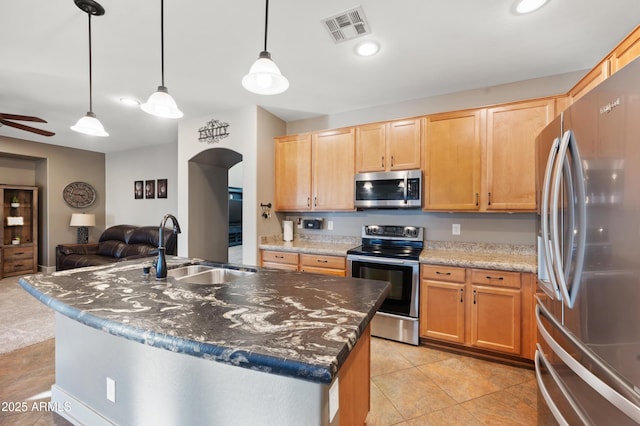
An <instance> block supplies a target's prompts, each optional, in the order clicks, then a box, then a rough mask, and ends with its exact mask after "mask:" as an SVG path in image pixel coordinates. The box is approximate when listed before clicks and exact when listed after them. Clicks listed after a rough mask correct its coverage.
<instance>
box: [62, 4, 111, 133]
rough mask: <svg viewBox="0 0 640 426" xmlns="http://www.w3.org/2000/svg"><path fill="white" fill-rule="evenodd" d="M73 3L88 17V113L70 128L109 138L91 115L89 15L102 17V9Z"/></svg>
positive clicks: (96, 6) (93, 115) (98, 121)
mask: <svg viewBox="0 0 640 426" xmlns="http://www.w3.org/2000/svg"><path fill="white" fill-rule="evenodd" d="M74 2H75V4H76V6H78V7H79V8H80V9H81V10H82V11H83V12H86V14H87V16H88V17H89V112H87V115H85V116H84V117H82V118H80V120H78V122H77V123H76V124H75V125H73V126H71V127H70V128H71V130H73V131H74V132H79V133H84V134H85V135H91V136H109V133H107V132H105V131H104V127H103V126H102V123H100V120H98V118H97V117H96V115H95V114H94V113H93V94H92V92H93V81H92V79H91V15H94V16H102V15H104V8H103V7H102V6H100V4H98V3H97V2H95V1H93V0H74Z"/></svg>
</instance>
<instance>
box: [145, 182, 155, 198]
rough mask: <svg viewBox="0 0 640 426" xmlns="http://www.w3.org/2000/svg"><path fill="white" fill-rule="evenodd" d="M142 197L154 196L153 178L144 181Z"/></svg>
mask: <svg viewBox="0 0 640 426" xmlns="http://www.w3.org/2000/svg"><path fill="white" fill-rule="evenodd" d="M144 198H156V181H155V180H147V181H145V182H144Z"/></svg>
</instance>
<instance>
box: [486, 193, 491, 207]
mask: <svg viewBox="0 0 640 426" xmlns="http://www.w3.org/2000/svg"><path fill="white" fill-rule="evenodd" d="M487 197H488V198H487V201H488V204H489V205H491V193H490V192H488V193H487Z"/></svg>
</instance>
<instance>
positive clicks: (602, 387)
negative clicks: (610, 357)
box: [536, 304, 640, 423]
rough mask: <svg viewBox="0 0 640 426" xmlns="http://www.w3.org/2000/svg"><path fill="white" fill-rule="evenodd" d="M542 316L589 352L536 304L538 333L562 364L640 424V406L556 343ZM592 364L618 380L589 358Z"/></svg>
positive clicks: (606, 368) (582, 349) (592, 358)
mask: <svg viewBox="0 0 640 426" xmlns="http://www.w3.org/2000/svg"><path fill="white" fill-rule="evenodd" d="M540 315H544V317H545V318H546V319H547V320H548V321H549V322H550V323H551V324H552V325H553V326H554V328H555V330H557V331H559V332H560V333H561V334H562V335H563V337H565V338H567V339H568V340H569V341H571V342H572V343H573V344H574V345H576V346H577V347H578V349H579V350H580V351H581V352H583V354H585V355H587V356H589V350H588V349H586V348H584V345H583V344H582V343H580V342H578V341H577V340H576V339H575V338H574V337H572V336H571V335H570V333H567V332H565V331H564V329H563V327H562V326H561V325H560V324H558V323H557V321H556V320H555V319H554V318H553V317H552V316H551V315H550V314H549V312H548V311H547V310H546V308H544V307H543V306H541V305H540V304H536V323H537V325H538V332H539V333H540V335H541V336H542V338H543V339H544V341H545V342H546V343H547V345H549V348H550V349H551V350H552V351H553V353H555V354H556V355H557V356H558V358H560V359H561V360H562V362H563V363H564V364H565V365H566V366H567V367H569V368H570V369H571V370H572V371H573V372H574V373H575V374H576V375H578V377H580V379H582V381H584V382H585V383H586V384H588V385H589V386H590V387H591V388H592V389H593V390H595V391H596V392H598V393H599V394H600V396H602V397H603V398H604V399H606V400H607V401H609V402H610V403H611V404H612V405H614V406H615V407H617V408H618V409H619V410H620V411H622V412H623V413H624V414H625V415H627V416H628V417H629V418H631V419H632V420H633V421H635V422H636V423H640V406H638V405H636V404H634V403H633V402H631V401H629V400H628V399H627V398H625V397H624V396H622V395H621V394H620V393H618V392H617V391H616V390H615V389H613V388H612V387H611V386H609V385H608V384H606V383H605V382H603V381H602V380H601V379H600V378H599V377H597V376H596V375H595V374H593V373H592V372H591V371H589V370H588V369H587V368H586V367H585V366H584V365H582V364H581V363H580V362H578V361H577V360H576V359H575V358H574V357H572V356H571V355H570V354H569V352H567V351H566V350H565V349H564V348H563V347H562V346H560V344H559V343H558V342H556V341H555V339H554V338H553V337H551V334H550V333H549V331H548V330H547V329H546V328H545V327H544V324H543V323H542V319H541V318H540ZM589 359H590V361H591V362H594V363H596V364H598V366H599V367H600V368H601V369H603V370H604V371H605V372H606V373H607V374H608V375H609V377H610V378H611V379H612V380H615V379H617V376H616V375H615V374H614V373H613V372H611V370H610V369H609V368H608V367H607V366H605V365H603V364H602V363H599V362H597V360H596V359H595V357H592V356H589ZM616 382H619V384H620V385H621V386H623V387H628V386H627V385H626V384H624V383H623V382H622V381H618V380H616Z"/></svg>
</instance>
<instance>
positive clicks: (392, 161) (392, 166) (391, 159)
mask: <svg viewBox="0 0 640 426" xmlns="http://www.w3.org/2000/svg"><path fill="white" fill-rule="evenodd" d="M393 159H394V158H393V155H392V156H391V167H393Z"/></svg>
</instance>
